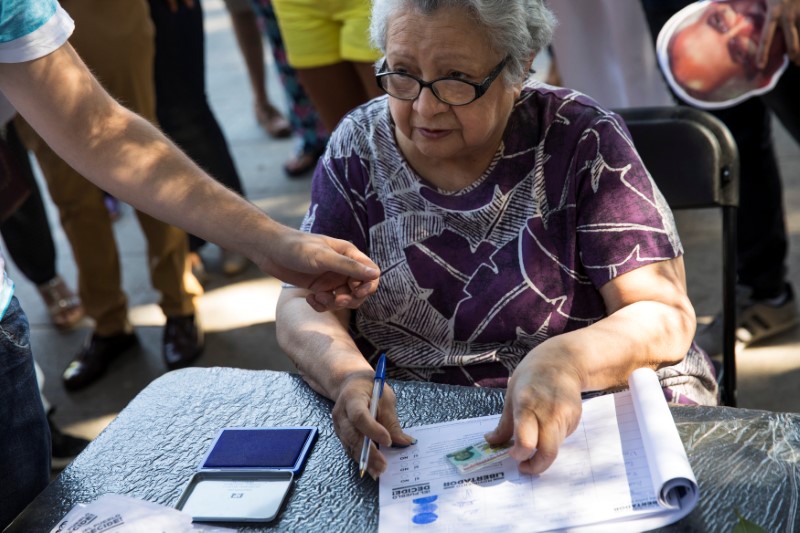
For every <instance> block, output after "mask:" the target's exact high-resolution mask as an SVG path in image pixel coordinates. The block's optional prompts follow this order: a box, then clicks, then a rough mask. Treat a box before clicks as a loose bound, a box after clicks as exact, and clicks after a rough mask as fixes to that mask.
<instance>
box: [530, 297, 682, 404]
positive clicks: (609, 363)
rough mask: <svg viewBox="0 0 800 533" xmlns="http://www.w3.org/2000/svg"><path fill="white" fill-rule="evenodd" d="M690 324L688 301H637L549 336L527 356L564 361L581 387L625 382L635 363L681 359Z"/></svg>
mask: <svg viewBox="0 0 800 533" xmlns="http://www.w3.org/2000/svg"><path fill="white" fill-rule="evenodd" d="M694 328H695V323H694V313H693V311H692V308H691V306H689V305H688V300H687V301H686V305H678V306H673V305H668V304H665V303H663V302H656V301H639V302H634V303H631V304H629V305H627V306H625V307H623V308H621V309H619V310H617V311H616V312H614V313H613V314H611V315H610V316H608V317H607V318H604V319H603V320H600V321H598V322H596V323H594V324H592V325H591V326H588V327H586V328H582V329H579V330H576V331H572V332H569V333H565V334H563V335H559V336H556V337H552V338H550V339H548V340H547V341H545V342H543V343H542V344H541V345H539V346H538V347H537V348H536V349H535V350H534V351H533V352H532V354H531V355H534V356H536V354H538V353H541V354H543V355H542V357H543V359H545V360H546V359H550V360H551V361H552V362H553V363H554V364H559V365H562V364H565V363H566V364H567V365H568V366H569V367H570V368H571V369H572V370H573V371H574V372H575V373H576V375H577V376H579V379H580V383H581V389H582V390H583V391H584V392H586V391H594V390H605V389H610V388H616V387H625V386H627V378H628V376H629V375H630V373H631V372H632V371H633V370H635V369H636V368H640V367H648V368H653V369H657V368H660V367H663V366H668V365H673V364H676V363H678V362H680V361H681V360H682V359H683V357H684V356H685V355H686V353H687V351H688V349H689V345H690V344H691V341H692V337H693V335H694ZM559 359H562V361H561V362H560V363H559V362H558V361H559ZM542 362H543V363H546V361H544V360H543V361H542Z"/></svg>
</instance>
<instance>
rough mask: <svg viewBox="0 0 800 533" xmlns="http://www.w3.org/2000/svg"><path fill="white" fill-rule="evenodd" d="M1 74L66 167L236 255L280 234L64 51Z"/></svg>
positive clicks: (5, 86) (277, 227)
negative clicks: (111, 96) (274, 233)
mask: <svg viewBox="0 0 800 533" xmlns="http://www.w3.org/2000/svg"><path fill="white" fill-rule="evenodd" d="M2 69H3V73H2V76H0V78H1V79H2V82H3V85H2V89H3V92H4V93H6V94H7V95H8V96H9V98H10V99H11V100H12V103H13V104H14V105H15V107H17V109H18V111H19V112H20V113H21V114H22V115H23V116H24V117H25V118H26V120H27V121H28V122H29V123H30V124H31V125H32V126H33V128H34V129H35V130H36V131H37V132H38V133H39V134H40V135H41V136H42V137H43V139H44V140H45V142H47V143H48V144H49V145H50V146H51V147H52V148H53V149H54V150H55V151H56V152H57V153H58V154H59V155H61V157H62V158H63V159H64V160H65V161H66V162H67V163H69V164H70V165H71V166H73V167H74V168H75V169H76V170H77V171H78V172H80V173H81V174H82V175H84V176H85V177H86V178H88V179H89V180H90V181H92V182H94V183H95V184H97V185H98V186H99V187H101V188H103V189H104V190H107V191H108V192H110V193H111V194H114V195H116V196H119V197H120V198H122V199H124V200H126V201H127V202H129V203H131V204H132V205H134V206H135V207H137V208H138V209H141V210H143V211H145V212H147V213H149V214H151V215H153V216H154V217H156V218H158V219H161V220H164V221H166V222H169V223H172V224H175V225H178V226H181V227H182V228H184V229H186V230H187V231H190V232H192V233H195V234H197V235H200V236H202V237H204V238H206V239H208V240H211V241H214V242H217V243H219V244H221V245H223V246H225V247H226V248H231V249H234V250H237V251H242V252H250V253H252V252H253V250H256V249H258V250H263V249H264V245H265V243H267V244H268V242H269V235H270V233H272V232H275V231H280V230H281V227H280V225H278V224H277V223H275V222H274V221H272V220H270V219H269V218H268V217H267V216H266V215H264V213H263V212H261V211H260V210H259V209H258V208H257V207H255V206H253V205H252V204H249V203H248V202H246V201H244V200H243V199H241V198H240V197H238V195H236V194H235V193H233V192H231V191H228V190H227V189H225V188H224V187H222V186H221V185H219V184H218V183H217V182H216V181H214V180H213V179H211V178H210V177H209V176H207V175H206V174H205V173H204V172H203V171H202V170H200V168H199V167H197V165H195V164H194V163H193V162H192V161H191V160H190V159H189V158H188V157H186V156H185V155H184V154H183V153H181V152H180V151H179V150H177V149H176V148H175V146H174V145H173V144H172V143H171V142H170V141H169V140H168V139H167V138H166V137H165V136H164V135H163V134H161V133H160V132H159V131H158V130H157V129H156V128H155V127H153V126H152V125H151V124H149V123H148V122H147V121H145V120H144V119H142V118H141V117H139V116H137V115H135V114H133V113H131V112H130V111H128V110H126V109H125V108H123V107H122V106H120V105H119V104H118V103H117V102H115V101H114V100H113V99H112V98H110V97H109V96H108V95H107V93H105V91H104V90H103V89H102V88H101V87H100V86H99V85H98V84H97V82H96V81H95V80H94V79H93V77H92V76H91V74H90V73H89V72H88V70H87V69H86V68H85V66H84V65H83V63H82V62H81V61H80V59H79V58H78V57H77V55H76V54H75V52H74V51H73V50H72V48H71V47H69V46H68V45H65V46H64V47H62V48H60V49H58V50H57V51H55V52H53V53H52V54H50V55H49V56H46V57H44V58H41V59H39V60H36V61H33V62H29V63H23V64H14V65H2ZM54 87H57V88H58V90H55V91H53V90H52V88H54ZM231 228H235V230H234V231H230V229H231ZM254 241H258V243H259V244H258V245H256V244H257V243H256V242H254ZM259 259H260V258H254V260H257V261H258V260H259Z"/></svg>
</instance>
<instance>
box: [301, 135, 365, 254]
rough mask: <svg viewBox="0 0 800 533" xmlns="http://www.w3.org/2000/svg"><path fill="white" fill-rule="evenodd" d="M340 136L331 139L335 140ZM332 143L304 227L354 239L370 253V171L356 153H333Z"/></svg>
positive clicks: (316, 175)
mask: <svg viewBox="0 0 800 533" xmlns="http://www.w3.org/2000/svg"><path fill="white" fill-rule="evenodd" d="M336 139H337V136H336V135H335V134H334V136H333V137H332V138H331V141H330V142H331V143H335V142H336ZM333 153H336V150H332V149H331V146H329V148H328V150H327V152H326V153H325V155H324V156H323V158H322V159H321V160H320V164H319V165H317V169H316V171H315V172H314V178H313V181H312V184H311V204H310V206H309V209H308V212H307V213H306V216H305V218H304V219H303V223H302V225H301V229H302V230H303V231H306V232H309V233H320V234H323V235H327V236H329V237H335V238H337V239H343V240H346V241H349V242H352V243H353V244H354V245H355V246H356V247H357V248H358V249H359V250H361V251H362V252H364V253H368V248H369V246H368V234H369V227H368V220H367V216H366V211H365V203H366V202H365V196H366V191H365V183H366V182H368V181H369V180H368V176H367V174H366V173H367V170H366V169H365V168H364V165H363V164H362V161H361V159H360V158H359V157H358V156H356V155H355V154H352V153H351V154H350V155H349V156H334V155H332V154H333Z"/></svg>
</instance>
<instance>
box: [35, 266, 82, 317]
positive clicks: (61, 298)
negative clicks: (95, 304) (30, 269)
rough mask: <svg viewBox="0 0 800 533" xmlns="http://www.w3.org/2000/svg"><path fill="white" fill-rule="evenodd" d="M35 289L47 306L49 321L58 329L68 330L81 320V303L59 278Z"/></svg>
mask: <svg viewBox="0 0 800 533" xmlns="http://www.w3.org/2000/svg"><path fill="white" fill-rule="evenodd" d="M36 288H37V289H39V295H40V296H41V297H42V300H44V304H45V305H46V306H47V312H48V313H49V314H50V320H52V322H53V324H54V325H55V326H56V327H57V328H58V329H62V330H64V329H70V328H72V327H73V326H74V325H75V324H77V323H78V322H80V320H81V319H82V318H83V315H84V311H83V306H82V305H81V301H80V300H79V299H78V297H77V296H76V295H75V293H74V292H72V290H71V289H70V288H69V287H68V286H67V284H66V282H65V281H64V280H63V279H62V278H61V276H56V277H54V278H53V279H51V280H50V281H48V282H45V283H42V284H41V285H37V287H36Z"/></svg>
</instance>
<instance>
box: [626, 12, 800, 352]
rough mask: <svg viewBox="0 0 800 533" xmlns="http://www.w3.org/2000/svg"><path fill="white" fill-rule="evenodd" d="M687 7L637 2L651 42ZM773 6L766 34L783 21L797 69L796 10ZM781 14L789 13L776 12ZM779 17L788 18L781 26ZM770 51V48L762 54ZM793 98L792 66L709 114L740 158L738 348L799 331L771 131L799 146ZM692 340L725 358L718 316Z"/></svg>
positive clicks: (796, 84)
mask: <svg viewBox="0 0 800 533" xmlns="http://www.w3.org/2000/svg"><path fill="white" fill-rule="evenodd" d="M689 4H691V1H690V0H642V6H643V7H644V10H645V14H646V16H647V22H648V25H649V27H650V32H651V34H652V35H653V36H656V35H658V33H659V31H660V30H661V28H662V27H664V25H665V24H666V23H667V21H668V20H669V19H670V18H671V17H672V16H673V15H674V14H675V13H676V12H678V11H679V10H681V9H683V8H684V7H686V6H687V5H689ZM770 6H772V7H771V8H770V10H769V11H768V13H767V14H768V15H769V17H768V18H769V20H767V21H766V22H765V27H767V28H772V27H773V26H774V25H776V24H778V21H782V22H780V27H781V28H786V29H787V31H785V32H783V36H782V37H779V38H781V39H785V40H784V42H785V43H786V49H787V50H790V51H792V50H794V51H793V52H791V53H792V54H793V55H792V57H794V58H795V61H797V58H798V56H800V44H798V43H797V33H798V24H800V16H798V13H800V2H798V1H797V0H789V1H786V2H782V3H774V4H773V3H770ZM782 6H788V7H791V8H792V9H788V8H787V9H785V10H784V9H780V8H781V7H782ZM776 7H777V8H778V9H777V10H775V8H776ZM784 15H785V16H786V17H787V18H785V19H784V18H783V16H784ZM792 27H793V28H794V30H792V29H791V28H792ZM767 34H770V32H769V31H768V32H767ZM772 35H773V36H774V33H773V34H772ZM776 38H777V36H776ZM771 48H772V45H771V43H770V46H769V47H765V49H771ZM764 59H765V58H764V57H762V60H764ZM798 94H800V63H797V62H795V63H791V64H789V66H788V67H787V68H786V70H785V71H784V73H783V74H782V75H781V76H780V78H779V79H778V82H777V84H776V85H775V87H774V88H773V89H772V90H770V91H769V92H766V93H764V94H762V95H760V96H758V97H754V98H749V99H747V100H744V101H742V102H740V103H738V104H736V105H733V106H730V107H726V108H723V109H710V110H708V111H709V112H710V113H712V114H713V115H714V116H716V117H717V118H719V119H720V120H721V121H722V122H723V123H724V124H725V125H726V126H727V127H728V129H729V130H730V131H731V134H733V137H734V139H735V140H736V146H737V147H738V151H739V165H740V180H739V208H738V209H737V212H736V220H737V241H736V274H737V283H738V285H739V290H738V292H737V297H736V306H737V318H736V326H737V329H736V339H737V345H738V346H739V347H743V346H747V345H749V344H752V343H754V342H757V341H761V340H764V339H767V338H770V337H772V336H774V335H777V334H779V333H781V332H783V331H786V330H787V329H790V328H793V327H795V326H796V325H797V324H798V323H800V311H799V310H798V307H797V301H796V299H795V295H794V290H793V288H792V286H791V284H789V282H788V281H787V278H786V271H787V266H786V256H787V252H788V239H787V235H786V222H785V220H784V209H783V186H782V183H781V174H780V169H779V168H778V162H777V159H776V157H775V149H774V143H773V137H772V123H771V120H772V116H773V115H774V116H775V118H777V119H778V120H780V121H781V124H782V125H783V126H784V127H785V128H786V131H788V132H789V134H790V135H791V136H792V138H794V140H795V142H800V99H798V98H797V95H798ZM679 100H680V99H679ZM680 101H683V100H680ZM688 105H693V104H691V103H688ZM696 340H697V343H698V344H699V345H700V346H701V347H702V348H703V349H704V350H706V351H707V352H708V354H709V355H717V354H721V353H722V314H721V313H718V314H717V315H715V317H714V319H713V321H712V322H711V324H710V325H708V326H704V327H702V328H698V332H697V337H696Z"/></svg>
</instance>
